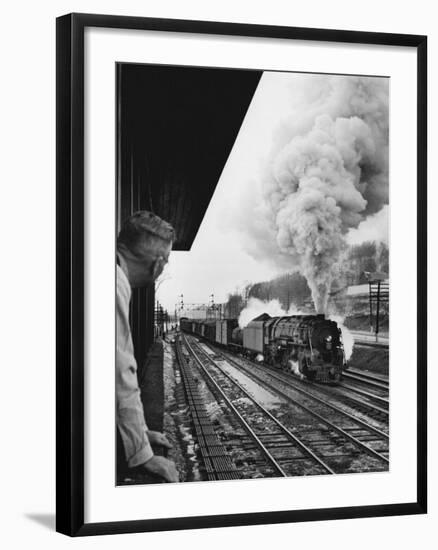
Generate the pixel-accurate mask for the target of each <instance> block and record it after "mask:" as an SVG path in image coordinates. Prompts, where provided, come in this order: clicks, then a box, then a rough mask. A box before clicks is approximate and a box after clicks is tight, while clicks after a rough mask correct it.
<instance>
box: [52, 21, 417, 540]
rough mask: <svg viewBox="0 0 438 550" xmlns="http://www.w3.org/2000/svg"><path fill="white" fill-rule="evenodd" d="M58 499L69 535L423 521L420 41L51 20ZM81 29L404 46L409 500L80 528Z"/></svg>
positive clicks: (194, 24) (186, 24)
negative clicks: (413, 466)
mask: <svg viewBox="0 0 438 550" xmlns="http://www.w3.org/2000/svg"><path fill="white" fill-rule="evenodd" d="M56 25H57V27H56V29H57V39H56V59H57V61H56V71H57V76H56V88H57V91H56V117H57V128H56V131H57V150H56V178H57V264H56V266H57V294H56V298H57V309H56V315H57V332H56V342H57V356H56V358H57V377H56V378H57V382H56V392H57V398H56V402H57V406H56V413H57V424H56V426H57V427H56V434H57V445H56V449H57V451H56V452H57V457H56V460H57V474H56V483H57V497H56V518H57V519H56V529H57V531H59V532H60V533H64V534H66V535H70V536H85V535H98V534H112V533H132V532H145V531H161V530H178V529H198V528H207V527H225V526H242V525H257V524H268V523H270V524H274V523H285V522H298V521H321V520H328V519H345V518H362V517H373V516H391V515H406V514H423V513H426V510H427V452H426V451H427V416H426V398H427V373H426V365H427V356H426V355H427V351H426V350H427V325H426V324H427V316H426V315H427V314H426V311H427V294H426V292H427V280H426V278H427V271H426V267H427V257H426V250H427V247H426V238H427V233H426V232H427V229H426V227H427V209H426V196H427V191H426V177H427V173H426V164H427V37H425V36H417V35H402V34H389V33H368V32H356V31H340V30H325V29H311V28H296V27H280V26H265V25H250V24H235V23H223V22H208V21H189V20H173V19H156V18H142V17H124V16H111V15H91V14H77V13H73V14H68V15H65V16H62V17H59V18H58V19H57V22H56ZM86 27H107V28H117V29H137V30H157V31H168V32H178V33H198V34H216V35H232V36H245V37H266V38H281V39H290V40H306V41H324V42H341V43H351V44H373V45H381V46H405V47H410V48H415V49H416V52H417V93H418V95H417V132H418V133H417V197H418V201H417V220H418V221H417V231H418V233H417V235H418V242H417V250H418V252H417V254H418V257H417V276H418V286H417V304H418V314H417V315H418V317H417V342H418V348H417V388H418V390H417V415H418V416H417V425H418V432H417V434H418V435H417V464H418V469H417V499H416V501H415V502H406V503H398V504H389V505H373V506H354V507H341V508H326V509H312V510H298V511H278V512H267V513H241V514H230V515H218V516H198V517H186V518H181V517H178V518H160V519H149V520H141V521H121V522H107V523H84V421H85V418H84V30H85V28H86Z"/></svg>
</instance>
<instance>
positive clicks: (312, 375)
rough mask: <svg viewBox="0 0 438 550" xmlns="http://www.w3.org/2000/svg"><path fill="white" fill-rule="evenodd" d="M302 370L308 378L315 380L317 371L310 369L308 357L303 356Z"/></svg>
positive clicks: (301, 361)
mask: <svg viewBox="0 0 438 550" xmlns="http://www.w3.org/2000/svg"><path fill="white" fill-rule="evenodd" d="M300 371H301V373H302V374H303V375H304V376H305V377H306V378H307V380H311V381H312V380H314V379H315V377H316V372H315V371H311V370H309V368H308V366H307V357H301V359H300Z"/></svg>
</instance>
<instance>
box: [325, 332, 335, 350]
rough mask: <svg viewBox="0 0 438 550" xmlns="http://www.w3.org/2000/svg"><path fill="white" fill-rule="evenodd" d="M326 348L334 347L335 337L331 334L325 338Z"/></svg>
mask: <svg viewBox="0 0 438 550" xmlns="http://www.w3.org/2000/svg"><path fill="white" fill-rule="evenodd" d="M324 340H325V347H326V349H332V340H333V338H332V337H331V336H330V335H329V336H326V337H325V338H324Z"/></svg>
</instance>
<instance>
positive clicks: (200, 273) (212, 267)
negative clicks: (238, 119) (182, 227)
mask: <svg viewBox="0 0 438 550" xmlns="http://www.w3.org/2000/svg"><path fill="white" fill-rule="evenodd" d="M301 77H302V75H300V74H295V75H294V74H288V73H266V72H265V73H264V74H263V76H262V78H261V80H260V83H259V85H258V87H257V90H256V92H255V94H254V97H253V99H252V102H251V104H250V107H249V109H248V112H247V114H246V117H245V119H244V122H243V124H242V127H241V129H240V132H239V134H238V137H237V139H236V141H235V144H234V147H233V149H232V152H231V154H230V156H229V158H228V161H227V163H226V165H225V167H224V170H223V172H222V175H221V178H220V180H219V182H218V184H217V187H216V191H215V193H214V195H213V197H212V200H211V202H210V205H209V207H208V209H207V212H206V215H205V216H204V219H203V221H202V224H201V226H200V229H199V231H198V234H197V236H196V239H195V241H194V243H193V245H192V248H191V250H190V251H188V252H172V253H171V255H170V259H169V264H168V266H167V268H166V271H165V273H164V276H163V277H162V280H161V282H159V283H158V285H157V287H158V288H157V299H158V300H159V301H160V302H161V303H162V304H163V306H164V307H165V308H166V309H168V310H170V311H173V310H174V307H175V304H176V303H177V302H179V300H180V298H179V296H180V295H181V294H183V295H184V302H185V304H189V303H208V302H210V295H211V294H214V300H215V302H217V303H219V302H224V301H226V299H227V295H228V294H229V293H231V292H233V291H234V290H235V289H237V288H238V289H241V288H242V287H243V286H244V285H245V284H246V283H248V282H251V283H255V282H257V281H262V280H267V279H269V278H272V277H273V276H275V275H276V274H278V273H279V272H280V271H279V269H280V268H278V267H277V268H275V267H274V266H273V265H272V264H267V263H264V262H261V261H256V260H255V259H254V258H253V257H252V256H250V255H249V254H248V253H247V252H246V250H245V247H244V240H245V236H244V235H243V234H242V227H239V219H237V218H239V216H241V218H242V220H244V219H245V210H244V209H245V201H246V199H245V198H244V197H245V196H248V192H250V193H251V195H252V196H253V197H256V199H257V197H259V196H260V175H261V172H262V167H263V166H264V165H266V162H267V158H268V157H269V154H270V151H271V148H272V142H273V134H274V132H275V130H276V129H277V128H278V126H279V124H280V122H281V121H282V120H283V119H284V118H285V117H286V116H287V115H288V114H289V115H290V112H291V103H292V102H293V98H292V100H291V94H293V90H294V88H295V87H296V89H297V93H299V82H300V79H301ZM236 205H238V207H237V208H236ZM240 213H241V214H240ZM379 223H380V225H379V229H378V230H377V231H376V229H375V225H374V224H368V225H365V224H363V225H365V227H359V229H356V230H354V234H352V235H351V236H349V238H348V239H347V241H348V242H350V243H351V244H353V243H354V244H356V243H358V242H362V241H363V240H366V239H367V238H368V235H369V237H371V238H373V234H375V233H377V234H379V235H381V234H382V231H383V232H385V231H387V227H386V225H387V215H386V214H385V215H384V216H381V219H379ZM240 225H242V224H240ZM293 270H294V266H292V265H291V266H290V270H288V271H293ZM283 271H284V268H283Z"/></svg>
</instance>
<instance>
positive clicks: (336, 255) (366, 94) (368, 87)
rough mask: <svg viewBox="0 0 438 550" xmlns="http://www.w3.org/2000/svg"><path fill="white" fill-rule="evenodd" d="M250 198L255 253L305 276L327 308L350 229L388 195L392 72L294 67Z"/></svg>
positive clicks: (379, 208)
mask: <svg viewBox="0 0 438 550" xmlns="http://www.w3.org/2000/svg"><path fill="white" fill-rule="evenodd" d="M290 90H291V113H290V115H289V116H288V117H286V118H285V120H284V122H283V123H282V124H281V125H280V127H279V129H278V131H277V133H276V135H275V138H274V147H273V151H272V154H271V156H270V158H269V160H268V162H267V165H266V169H265V172H264V174H263V176H262V177H261V179H260V182H261V191H262V203H261V204H260V203H259V204H256V205H254V204H253V213H254V216H253V221H252V222H251V223H250V224H249V227H250V231H251V229H252V238H253V244H251V246H250V249H251V253H252V254H253V255H254V256H255V257H257V258H259V259H263V258H265V259H267V260H270V261H271V262H272V261H273V262H274V263H277V264H278V265H281V266H282V267H283V268H284V267H288V268H289V270H296V269H297V268H298V269H299V270H300V271H301V272H302V274H303V275H304V276H305V277H306V279H307V282H308V284H309V287H310V289H311V292H312V298H313V301H314V304H315V309H316V311H317V312H323V313H325V312H326V310H327V301H328V297H329V292H330V288H331V284H332V281H333V277H334V274H335V271H336V268H337V264H338V262H339V260H340V258H341V254H342V251H343V249H344V247H345V245H346V238H345V237H346V234H347V233H348V232H349V231H350V230H354V229H355V228H357V227H358V226H359V225H360V224H363V223H365V222H366V220H367V219H368V218H369V217H370V216H373V215H375V214H376V213H379V212H381V211H382V209H384V207H385V205H387V203H388V192H389V190H388V80H387V79H384V78H369V77H345V76H325V75H324V76H322V75H294V78H292V80H291V86H290Z"/></svg>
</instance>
